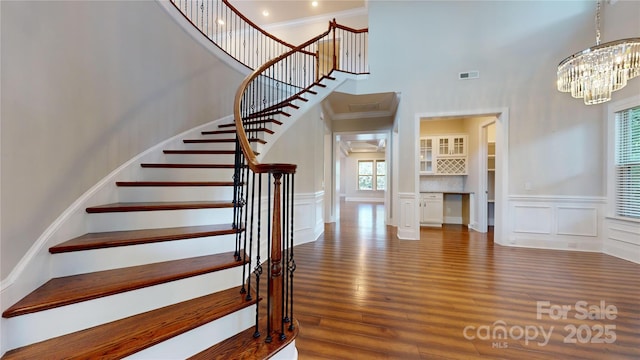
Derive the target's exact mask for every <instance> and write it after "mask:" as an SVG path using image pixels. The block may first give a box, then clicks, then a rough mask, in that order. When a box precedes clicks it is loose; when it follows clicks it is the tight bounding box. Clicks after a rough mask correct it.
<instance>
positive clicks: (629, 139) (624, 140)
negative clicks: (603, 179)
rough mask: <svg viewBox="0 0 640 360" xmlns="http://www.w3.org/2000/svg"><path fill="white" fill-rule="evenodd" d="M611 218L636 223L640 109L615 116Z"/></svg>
mask: <svg viewBox="0 0 640 360" xmlns="http://www.w3.org/2000/svg"><path fill="white" fill-rule="evenodd" d="M614 141H615V150H614V151H615V161H614V176H615V185H614V186H615V198H614V203H615V214H616V216H620V217H626V218H634V219H640V106H636V107H634V108H629V109H625V110H621V111H617V112H616V113H615V140H614Z"/></svg>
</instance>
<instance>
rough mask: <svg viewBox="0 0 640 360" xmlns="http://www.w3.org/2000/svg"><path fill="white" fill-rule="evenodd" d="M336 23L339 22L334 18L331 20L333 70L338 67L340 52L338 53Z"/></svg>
mask: <svg viewBox="0 0 640 360" xmlns="http://www.w3.org/2000/svg"><path fill="white" fill-rule="evenodd" d="M336 25H338V22H337V21H336V19H335V18H333V21H332V22H331V28H332V29H333V41H332V43H333V70H336V69H337V68H338V54H337V53H336V27H337V26H336Z"/></svg>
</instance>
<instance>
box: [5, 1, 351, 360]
mask: <svg viewBox="0 0 640 360" xmlns="http://www.w3.org/2000/svg"><path fill="white" fill-rule="evenodd" d="M223 3H224V4H227V2H226V1H224V0H223ZM227 5H228V4H227ZM331 26H333V38H334V40H335V36H336V35H335V31H336V28H337V29H342V30H345V29H346V31H351V30H350V29H347V28H344V27H340V26H338V25H337V24H336V23H335V21H334V22H333V23H331V24H330V29H331ZM361 32H362V31H361ZM328 34H329V31H328V32H327V33H325V34H324V35H322V36H320V37H318V38H317V39H314V40H313V41H310V42H308V43H306V44H305V45H304V47H303V46H300V47H296V48H293V50H292V53H301V54H303V55H304V56H307V57H308V56H312V57H313V56H314V55H313V53H312V52H310V50H308V49H311V47H312V46H317V42H318V41H321V39H323V38H324V37H326V36H328ZM283 46H285V47H286V49H285V50H288V49H291V48H292V47H291V46H290V45H288V44H283ZM334 50H335V49H334ZM283 51H284V50H283ZM315 56H316V57H317V53H316V54H315ZM276 60H277V59H276ZM305 61H307V60H305ZM270 66H271V65H270ZM333 70H339V69H337V68H336V66H335V63H334V65H333ZM358 73H362V72H356V71H351V72H349V71H346V72H336V73H330V74H331V75H325V76H317V79H316V76H315V75H313V74H306V75H305V76H304V77H305V78H308V77H309V76H311V79H312V80H311V81H310V82H307V83H304V84H303V85H301V84H302V83H301V84H296V85H293V84H287V83H286V82H283V81H281V80H275V81H276V82H278V83H279V84H277V85H275V87H274V88H273V89H276V92H277V94H276V95H274V97H273V99H275V101H272V102H271V104H267V103H266V101H264V98H261V99H260V102H261V103H262V105H263V106H262V107H260V109H257V110H256V111H247V108H246V107H245V108H244V109H242V111H243V113H242V114H241V115H238V114H237V113H236V115H235V118H236V121H231V122H226V123H221V124H218V123H214V124H215V125H214V126H213V128H211V129H206V130H204V131H201V132H200V134H199V136H196V137H188V138H184V139H183V140H182V144H181V146H177V147H172V148H167V149H164V150H162V154H158V156H156V157H155V158H156V159H162V161H155V162H141V163H140V164H139V165H140V169H139V171H137V172H129V173H127V174H129V175H128V176H129V177H134V178H133V179H124V180H119V181H116V182H115V184H112V186H113V187H114V188H115V191H116V192H117V196H116V198H117V199H118V202H113V203H107V204H97V205H93V206H88V207H86V210H85V211H86V214H85V216H84V219H85V221H86V226H85V228H86V229H88V233H86V234H84V235H82V236H78V237H75V238H72V239H69V240H67V241H64V242H62V243H59V244H56V245H55V246H52V247H50V248H49V256H50V261H49V259H47V261H48V263H49V264H50V267H51V269H55V270H51V273H53V274H55V276H56V277H54V278H52V279H50V280H49V281H47V282H46V283H45V284H43V285H42V286H40V287H38V288H37V289H35V290H34V291H33V292H31V293H30V294H28V295H27V296H25V297H24V298H22V299H21V300H20V301H18V302H17V303H15V304H13V305H12V306H11V307H9V308H7V309H6V310H5V311H4V312H3V314H2V316H3V319H2V323H3V325H2V330H3V332H5V334H3V341H4V344H3V346H2V349H3V351H4V350H8V351H6V352H5V353H4V355H3V356H2V359H97V358H99V359H121V358H135V359H184V358H192V359H266V358H272V359H278V358H281V359H292V358H297V351H296V349H295V337H296V336H297V333H298V323H297V321H296V320H295V318H293V271H294V270H295V262H294V261H293V245H294V241H293V238H294V235H293V233H294V226H293V213H294V211H293V202H294V200H293V197H294V191H293V176H292V175H293V173H294V172H295V168H296V167H295V165H292V164H259V163H258V162H257V157H258V156H260V157H262V156H263V154H266V153H267V152H268V150H269V148H270V146H271V145H272V144H273V143H274V142H275V141H277V140H278V138H279V137H280V136H281V135H282V134H283V133H285V132H286V130H287V129H288V128H289V127H290V126H291V124H292V123H293V122H294V121H295V120H296V119H297V118H299V117H300V116H301V115H302V114H304V113H305V112H306V111H307V110H308V109H309V108H310V107H311V106H315V105H317V104H318V103H319V102H320V101H321V100H322V99H324V98H325V97H326V96H327V95H328V94H330V93H331V92H332V91H333V90H334V89H335V88H336V87H338V86H339V85H340V84H342V83H343V82H344V81H346V80H348V79H352V78H353V77H351V75H354V74H358ZM260 76H264V75H260ZM267 78H268V79H269V80H270V81H271V80H274V79H275V78H274V77H271V78H270V77H267ZM254 79H255V82H254V83H247V84H249V85H254V84H261V82H262V81H263V79H264V77H262V78H255V76H254ZM247 84H245V85H247ZM282 84H284V85H286V86H287V87H288V88H287V89H286V90H283V89H282V88H280V89H278V86H280V85H282ZM272 85H273V84H272ZM273 89H271V90H273ZM241 90H244V89H241ZM241 95H242V91H239V96H241ZM259 95H260V96H263V95H262V94H259ZM238 101H239V99H238V98H236V102H238ZM245 105H246V104H245ZM239 110H241V109H239V108H236V109H234V111H236V112H238V111H239ZM247 159H249V160H251V161H249V162H247ZM256 173H259V175H258V177H259V178H260V180H256V177H255V175H256ZM136 174H138V175H136ZM262 174H265V175H267V182H265V183H264V184H263V183H262V180H261V179H262V177H261V175H262ZM282 175H284V177H282V183H283V185H282V188H283V190H282V191H281V190H280V181H281V176H282ZM290 175H291V177H289V176H290ZM289 179H291V180H289ZM289 181H291V182H290V183H289ZM271 182H273V187H272V184H271ZM256 185H257V186H256ZM256 187H257V188H258V190H257V191H256V190H255V189H256ZM263 187H264V188H266V189H268V191H265V193H264V194H263V193H261V191H262V188H263ZM272 192H273V194H272ZM263 197H266V200H265V199H263ZM256 198H257V200H256ZM281 201H282V203H283V204H281V203H280V202H281ZM263 202H265V203H266V208H261V203H263ZM255 203H257V205H255ZM281 209H283V210H282V211H283V214H282V217H281V213H280V211H281ZM262 212H266V213H267V216H266V218H265V220H263V222H264V224H262V227H261V221H260V220H259V217H260V216H261V213H262ZM254 214H257V215H256V217H257V218H258V220H257V224H256V223H255V222H254V220H253V217H254ZM254 227H255V229H254ZM254 231H255V234H254ZM261 231H262V233H261ZM254 238H255V239H256V241H255V243H254V241H253V240H254ZM263 238H265V239H263ZM274 239H280V241H276V240H274ZM262 240H266V241H265V243H266V245H262V246H263V248H262V249H261V245H260V244H261V241H262ZM289 241H290V242H289ZM261 259H262V260H261ZM263 268H264V269H263ZM263 271H264V272H265V274H264V275H262V278H263V280H260V278H261V276H260V275H261V274H262V273H263ZM252 279H253V280H252ZM280 281H282V282H281V283H280ZM260 283H263V285H262V287H261V285H260ZM274 304H275V305H274ZM280 306H282V308H281V309H279V308H280ZM285 323H286V324H287V325H286V326H285V325H284V324H285ZM264 329H266V332H265V331H264ZM262 335H265V336H262ZM272 335H275V336H272Z"/></svg>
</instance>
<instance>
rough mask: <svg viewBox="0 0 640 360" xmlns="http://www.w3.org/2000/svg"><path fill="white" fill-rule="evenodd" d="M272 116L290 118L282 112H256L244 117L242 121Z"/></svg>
mask: <svg viewBox="0 0 640 360" xmlns="http://www.w3.org/2000/svg"><path fill="white" fill-rule="evenodd" d="M273 115H283V116H286V117H289V116H291V114H289V113H287V112H284V111H282V110H275V111H258V112H256V113H253V114H250V115H247V116H245V117H244V118H243V119H244V120H247V119H256V118H260V117H263V116H264V117H266V116H273Z"/></svg>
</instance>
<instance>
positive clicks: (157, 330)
mask: <svg viewBox="0 0 640 360" xmlns="http://www.w3.org/2000/svg"><path fill="white" fill-rule="evenodd" d="M253 298H254V300H251V301H246V300H245V296H244V295H242V294H240V287H235V288H231V289H228V290H224V291H220V292H218V293H215V294H210V295H205V296H202V297H198V298H195V299H192V300H188V301H184V302H181V303H178V304H174V305H169V306H166V307H163V308H160V309H156V310H152V311H148V312H145V313H142V314H138V315H134V316H131V317H127V318H124V319H121V320H117V321H114V322H111V323H107V324H104V325H99V326H96V327H93V328H89V329H86V330H82V331H78V332H75V333H72V334H68V335H63V336H60V337H57V338H54V339H50V340H45V341H42V342H39V343H36V344H33V345H28V346H24V347H22V348H18V349H14V350H11V351H8V352H7V353H6V354H5V356H3V357H2V359H103V360H105V359H120V358H123V357H125V356H128V355H131V354H134V353H136V352H138V351H140V350H142V349H145V348H147V347H150V346H152V345H155V344H158V343H160V342H162V341H165V340H167V339H170V338H172V337H174V336H177V335H180V334H182V333H184V332H186V331H189V330H192V329H195V328H196V327H198V326H201V325H204V324H206V323H209V322H211V321H213V320H216V319H219V318H221V317H223V316H225V315H228V314H231V313H233V312H235V311H238V310H241V309H244V308H246V307H248V306H251V305H254V304H255V303H256V302H257V296H254V297H253Z"/></svg>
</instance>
